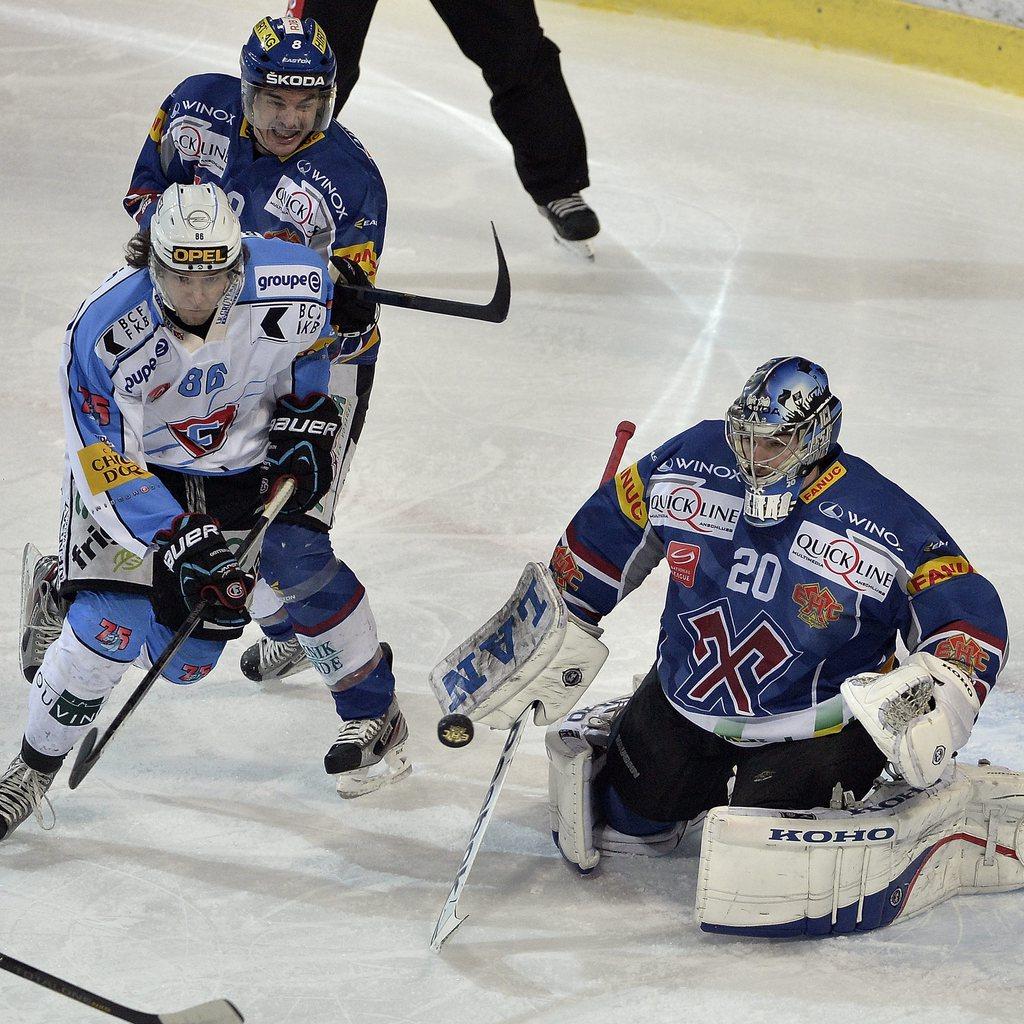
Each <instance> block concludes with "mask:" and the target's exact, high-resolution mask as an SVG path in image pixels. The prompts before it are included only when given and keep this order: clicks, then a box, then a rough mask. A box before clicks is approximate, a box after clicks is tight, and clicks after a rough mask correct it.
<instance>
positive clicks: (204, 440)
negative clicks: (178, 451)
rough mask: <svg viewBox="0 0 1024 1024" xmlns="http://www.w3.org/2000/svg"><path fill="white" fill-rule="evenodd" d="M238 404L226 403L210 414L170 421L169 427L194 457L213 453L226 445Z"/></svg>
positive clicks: (182, 445) (172, 433)
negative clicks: (174, 421)
mask: <svg viewBox="0 0 1024 1024" xmlns="http://www.w3.org/2000/svg"><path fill="white" fill-rule="evenodd" d="M237 413H238V406H237V405H234V404H232V405H225V406H224V408H223V409H215V410H214V411H213V412H211V413H210V414H209V415H208V416H192V417H189V419H187V420H180V421H179V422H177V423H168V424H167V429H168V430H169V431H170V432H171V435H172V436H173V437H174V439H175V441H177V442H178V444H180V445H181V447H182V448H184V449H185V451H187V452H188V453H189V455H191V456H192V458H194V459H199V458H202V457H203V456H204V455H211V454H212V453H213V452H215V451H218V450H219V449H220V448H222V447H223V446H224V442H225V440H226V439H227V436H228V429H229V428H230V427H231V424H232V423H234V421H235V416H236V414H237Z"/></svg>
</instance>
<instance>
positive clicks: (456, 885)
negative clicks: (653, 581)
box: [430, 420, 636, 952]
mask: <svg viewBox="0 0 1024 1024" xmlns="http://www.w3.org/2000/svg"><path fill="white" fill-rule="evenodd" d="M635 431H636V425H635V424H633V423H630V422H629V420H623V421H622V422H621V423H620V424H619V425H618V426H617V427H616V428H615V443H614V445H613V446H612V450H611V453H610V454H609V456H608V462H607V464H606V465H605V467H604V473H602V474H601V483H602V484H605V483H607V482H608V481H609V480H611V478H612V477H613V476H614V475H615V471H616V470H617V469H618V468H619V462H620V461H621V460H622V453H623V452H624V451H625V448H626V444H627V443H628V442H629V439H630V438H631V437H632V436H633V434H634V432H635ZM536 706H537V705H536V704H530V705H528V706H527V707H526V708H524V709H523V711H522V712H520V714H519V717H518V718H517V719H516V720H515V721H514V722H513V723H512V728H511V729H509V732H508V738H507V739H506V740H505V746H504V747H503V748H502V751H501V756H500V757H499V758H498V763H497V765H496V766H495V769H494V774H493V775H492V776H491V784H490V785H489V786H488V787H487V794H486V796H484V802H483V806H482V807H481V808H480V813H479V814H478V815H477V818H476V823H475V824H474V825H473V831H472V833H471V834H470V837H469V845H468V846H467V847H466V853H465V855H464V856H463V858H462V863H461V864H460V865H459V870H458V871H457V872H456V874H455V881H454V882H453V883H452V888H451V892H449V893H448V899H446V900H445V903H444V906H443V907H442V908H441V913H440V914H439V915H438V918H437V922H436V923H435V924H434V932H433V934H432V935H431V936H430V948H431V949H433V950H434V951H435V952H438V951H440V949H441V946H442V945H443V944H444V940H445V939H447V938H448V936H449V935H451V933H452V932H453V931H455V929H456V928H458V927H459V925H460V924H462V922H463V921H464V920H465V917H459V913H458V911H459V898H460V897H461V896H462V890H463V889H464V888H465V887H466V882H467V881H468V880H469V872H470V870H471V869H472V867H473V861H475V860H476V855H477V852H478V851H479V850H480V845H481V843H483V840H484V832H486V831H487V825H488V823H489V822H490V820H491V815H492V814H493V813H494V807H495V805H496V804H497V802H498V796H499V794H500V793H501V787H502V786H503V785H504V784H505V776H506V775H507V774H508V770H509V767H510V766H511V764H512V758H513V757H515V754H516V749H517V748H518V746H519V741H520V740H521V739H522V738H523V733H524V732H525V731H526V721H527V718H528V716H529V715H531V714H533V712H534V709H535V708H536Z"/></svg>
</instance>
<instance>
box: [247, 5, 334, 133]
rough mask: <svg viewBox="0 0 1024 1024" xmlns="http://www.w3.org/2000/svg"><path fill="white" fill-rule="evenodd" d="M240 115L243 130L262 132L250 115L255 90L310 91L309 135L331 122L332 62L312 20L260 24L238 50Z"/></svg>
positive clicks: (324, 36) (331, 54)
mask: <svg viewBox="0 0 1024 1024" xmlns="http://www.w3.org/2000/svg"><path fill="white" fill-rule="evenodd" d="M239 64H240V65H241V69H242V110H243V112H244V114H245V118H246V120H247V121H248V122H249V124H251V125H253V126H254V127H256V128H260V129H265V128H267V127H269V125H266V124H261V123H260V118H259V116H258V115H257V113H256V110H255V106H256V104H255V99H256V95H257V93H258V92H259V90H261V89H312V90H315V91H316V94H317V99H318V105H317V109H316V117H315V119H314V122H313V126H312V129H311V130H312V131H317V132H322V131H325V130H326V129H327V126H328V125H329V124H330V123H331V118H332V117H333V116H334V96H335V78H336V76H337V71H338V62H337V61H336V60H335V59H334V51H333V50H331V47H330V44H329V43H328V42H327V33H326V32H324V30H323V29H322V28H321V27H320V25H318V24H317V23H316V22H315V21H314V20H313V19H312V18H306V19H305V20H304V21H300V20H299V19H298V18H264V19H263V20H262V21H258V22H257V23H256V24H255V25H254V26H253V30H252V35H250V36H249V38H248V39H247V40H246V42H245V45H244V46H243V47H242V56H241V58H240V60H239Z"/></svg>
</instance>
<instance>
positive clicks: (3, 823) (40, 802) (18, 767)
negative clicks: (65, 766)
mask: <svg viewBox="0 0 1024 1024" xmlns="http://www.w3.org/2000/svg"><path fill="white" fill-rule="evenodd" d="M56 774H57V773H56V772H37V771H36V770H35V769H33V768H29V766H28V765H27V764H25V762H24V761H22V759H21V755H20V754H19V755H18V756H17V757H16V758H15V759H14V760H13V761H12V762H11V764H10V767H9V768H8V769H7V771H5V772H4V774H3V776H2V777H0V842H3V841H4V840H5V839H6V838H7V837H8V836H9V835H10V834H11V833H12V832H13V831H14V830H15V829H16V828H17V827H18V826H19V825H20V824H22V822H24V821H25V819H26V818H28V816H29V815H30V814H33V813H34V814H35V815H36V817H37V818H38V819H39V824H40V825H41V826H42V827H43V828H44V829H46V830H47V831H49V829H51V828H53V821H52V817H53V808H52V807H51V806H50V801H49V800H48V799H47V798H46V791H47V790H48V789H49V788H50V786H51V784H52V783H53V780H54V777H55V776H56ZM44 807H45V808H48V809H49V811H50V817H51V822H50V824H49V825H47V824H46V821H45V815H44V814H43V808H44Z"/></svg>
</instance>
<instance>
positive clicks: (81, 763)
mask: <svg viewBox="0 0 1024 1024" xmlns="http://www.w3.org/2000/svg"><path fill="white" fill-rule="evenodd" d="M294 491H295V481H294V480H292V479H291V477H287V478H285V479H284V482H283V483H280V484H279V485H278V487H277V489H276V490H275V491H274V494H273V496H272V497H271V499H270V501H268V502H267V505H266V507H265V508H264V510H263V514H262V515H261V516H260V517H259V519H257V520H256V524H255V525H254V526H253V528H252V529H251V530H250V531H249V533H248V534H247V535H246V537H245V540H244V541H243V542H242V546H241V547H240V548H239V550H238V556H237V558H238V562H239V563H240V564H241V565H245V563H246V560H247V558H248V557H249V555H250V554H251V553H252V552H254V551H258V550H259V547H260V545H261V544H262V542H263V534H264V533H265V532H266V530H267V527H268V526H270V524H271V523H272V522H273V521H274V519H275V518H277V515H278V513H279V512H280V511H281V509H283V508H284V506H285V505H286V504H288V499H289V498H290V497H291V496H292V493H293V492H294ZM208 609H209V605H208V603H207V602H206V601H201V602H200V603H199V604H197V605H196V606H195V608H193V609H192V611H191V612H189V614H188V618H187V619H185V621H184V622H183V623H182V624H181V625H180V626H179V627H178V631H177V632H176V633H175V634H174V636H172V637H171V639H170V641H169V642H168V644H167V646H166V647H165V648H164V652H163V654H161V655H160V657H159V658H157V659H156V661H155V662H154V663H153V665H152V667H151V668H150V670H149V671H148V672H147V673H146V674H145V675H144V676H143V677H142V682H140V683H139V685H138V686H136V687H135V689H134V691H133V692H132V695H131V696H130V697H129V698H128V699H127V700H126V701H125V702H124V706H123V707H122V708H121V710H120V711H119V712H118V713H117V715H116V716H115V717H114V720H113V721H112V722H111V723H110V725H108V726H107V729H106V731H105V732H104V733H103V736H102V737H100V739H99V741H98V742H97V739H96V737H97V734H98V732H99V730H98V729H90V730H89V732H88V733H86V735H85V738H84V739H83V740H82V742H81V744H79V747H78V752H77V754H76V755H75V763H74V766H73V767H72V769H71V775H70V777H69V778H68V786H69V787H70V788H71V789H77V788H78V786H79V785H80V784H81V782H82V780H83V779H84V778H85V777H86V775H88V774H89V772H90V771H92V769H93V766H94V765H95V764H96V762H97V761H98V760H99V759H100V755H101V754H102V753H103V749H104V747H106V745H107V744H108V743H109V742H110V739H111V737H112V736H113V735H114V733H115V732H117V730H118V729H119V728H120V727H121V726H122V725H123V724H124V722H125V720H126V719H127V718H128V716H129V715H130V714H131V713H132V712H133V711H134V710H135V709H136V708H137V707H138V706H139V703H140V702H141V701H142V698H143V697H145V696H146V694H147V693H148V692H149V691H150V689H151V688H152V686H153V684H154V683H155V682H156V681H157V680H158V679H159V678H160V673H161V672H163V670H164V666H165V665H166V664H167V662H169V661H170V660H171V658H173V657H174V653H175V651H177V650H178V648H179V647H181V645H182V644H183V643H184V642H185V641H186V640H187V639H188V638H189V637H190V636H191V635H192V633H193V632H194V631H195V629H196V627H197V626H198V625H199V623H200V622H201V621H202V620H203V617H204V616H205V615H206V612H207V610H208Z"/></svg>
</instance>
